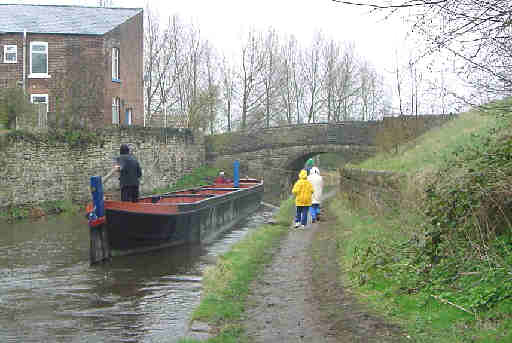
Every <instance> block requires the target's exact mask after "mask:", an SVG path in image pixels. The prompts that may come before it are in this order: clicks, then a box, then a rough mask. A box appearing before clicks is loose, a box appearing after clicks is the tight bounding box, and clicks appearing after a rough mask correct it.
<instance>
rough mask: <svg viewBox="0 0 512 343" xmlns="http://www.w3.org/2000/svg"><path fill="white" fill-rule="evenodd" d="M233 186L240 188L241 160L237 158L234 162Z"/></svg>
mask: <svg viewBox="0 0 512 343" xmlns="http://www.w3.org/2000/svg"><path fill="white" fill-rule="evenodd" d="M233 168H234V170H233V186H234V187H235V188H238V187H239V186H240V161H238V160H236V161H235V162H234V163H233Z"/></svg>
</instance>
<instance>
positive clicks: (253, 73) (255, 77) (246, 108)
mask: <svg viewBox="0 0 512 343" xmlns="http://www.w3.org/2000/svg"><path fill="white" fill-rule="evenodd" d="M264 56H265V54H264V50H263V43H262V37H261V34H257V33H256V32H255V31H254V30H251V31H250V32H249V34H248V37H247V41H246V43H245V45H244V46H243V47H242V64H241V71H240V90H241V125H240V126H241V128H242V129H246V128H247V125H248V119H249V118H248V116H249V115H253V116H254V118H250V119H251V120H252V121H253V122H257V121H258V118H257V116H258V114H260V113H261V112H260V111H259V110H260V109H261V108H260V106H261V101H262V98H263V97H264V95H265V93H264V92H262V91H261V86H262V79H261V73H262V71H263V68H264V66H265V58H264Z"/></svg>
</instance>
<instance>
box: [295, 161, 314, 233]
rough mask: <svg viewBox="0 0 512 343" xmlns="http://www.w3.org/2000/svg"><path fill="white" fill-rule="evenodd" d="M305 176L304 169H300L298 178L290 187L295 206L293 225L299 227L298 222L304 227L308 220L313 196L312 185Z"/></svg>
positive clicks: (306, 174) (306, 175)
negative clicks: (291, 187) (295, 212)
mask: <svg viewBox="0 0 512 343" xmlns="http://www.w3.org/2000/svg"><path fill="white" fill-rule="evenodd" d="M307 177H308V173H307V172H306V171H305V170H301V171H300V173H299V179H298V180H297V182H295V184H294V185H293V189H292V193H293V195H295V207H296V208H297V214H296V216H295V227H299V224H301V225H302V228H304V227H305V226H306V224H307V220H308V210H309V207H310V206H311V202H312V198H313V185H312V184H311V182H309V181H308V179H307Z"/></svg>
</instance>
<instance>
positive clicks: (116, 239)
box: [87, 178, 263, 264]
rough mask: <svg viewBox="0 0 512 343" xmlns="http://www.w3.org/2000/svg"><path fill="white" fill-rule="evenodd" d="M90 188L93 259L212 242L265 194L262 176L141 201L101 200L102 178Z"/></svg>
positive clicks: (89, 208)
mask: <svg viewBox="0 0 512 343" xmlns="http://www.w3.org/2000/svg"><path fill="white" fill-rule="evenodd" d="M91 188H92V189H91V190H92V194H93V203H91V204H89V205H88V211H87V212H88V218H89V230H90V238H91V248H90V249H91V251H90V258H91V264H93V263H96V262H100V261H102V260H105V259H108V258H110V257H111V256H118V255H126V254H132V253H137V252H144V251H149V250H155V249H161V248H165V247H171V246H176V245H182V244H197V243H209V242H211V241H212V240H214V239H215V238H216V237H217V236H218V235H219V234H221V233H222V232H224V231H226V230H228V229H229V228H231V227H232V226H233V225H234V224H236V223H237V222H238V221H240V220H241V219H243V218H244V217H246V216H247V215H249V214H251V213H253V212H254V211H255V210H257V208H258V207H259V206H260V202H261V200H262V197H263V181H260V180H256V179H239V180H236V181H235V182H234V183H233V182H231V183H218V184H217V183H212V184H210V185H207V186H202V187H197V188H192V189H185V190H180V191H176V192H171V193H165V194H159V195H150V196H146V197H141V198H139V200H138V201H137V202H123V201H113V200H104V201H101V200H102V199H103V194H102V193H103V191H102V186H101V178H100V180H99V184H98V183H96V184H95V183H94V182H93V179H92V178H91ZM99 198H101V199H99ZM98 200H99V201H98ZM102 203H103V204H102ZM102 205H103V209H101V206H102Z"/></svg>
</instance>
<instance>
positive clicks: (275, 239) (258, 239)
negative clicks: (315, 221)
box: [180, 199, 294, 343]
mask: <svg viewBox="0 0 512 343" xmlns="http://www.w3.org/2000/svg"><path fill="white" fill-rule="evenodd" d="M293 214H294V202H293V200H292V199H289V200H286V201H283V202H282V203H281V207H280V209H279V212H278V213H277V214H276V217H275V224H274V225H264V226H262V227H261V228H259V229H258V230H256V231H254V232H252V233H251V234H249V235H248V236H247V237H246V238H244V239H243V240H242V241H240V242H238V243H237V244H235V245H234V246H233V247H232V249H231V250H230V251H229V252H227V253H226V254H224V255H222V256H220V258H219V259H218V261H217V264H216V265H215V266H213V267H211V268H209V269H207V270H206V271H205V273H204V277H203V293H202V297H201V302H200V304H199V306H198V308H197V309H196V310H195V311H194V313H193V314H192V320H198V321H201V322H206V323H208V324H209V325H210V327H213V328H215V334H216V337H214V338H211V339H209V340H208V341H207V342H210V343H213V342H215V343H216V342H223V343H231V342H246V341H247V339H248V338H247V336H246V334H245V331H244V329H243V327H242V326H241V320H242V319H243V313H244V310H245V306H246V300H247V296H248V294H249V289H250V288H249V287H250V284H251V282H252V281H253V280H254V279H255V278H256V277H257V276H258V275H260V274H261V272H262V271H263V269H264V266H265V264H267V263H269V262H271V261H272V257H273V254H274V252H275V250H276V247H278V246H279V243H280V242H281V239H282V238H283V237H284V236H285V235H286V233H287V232H288V230H289V228H290V223H291V221H292V218H293ZM193 342H199V341H197V340H193V339H186V338H185V339H182V340H181V341H180V343H193Z"/></svg>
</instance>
